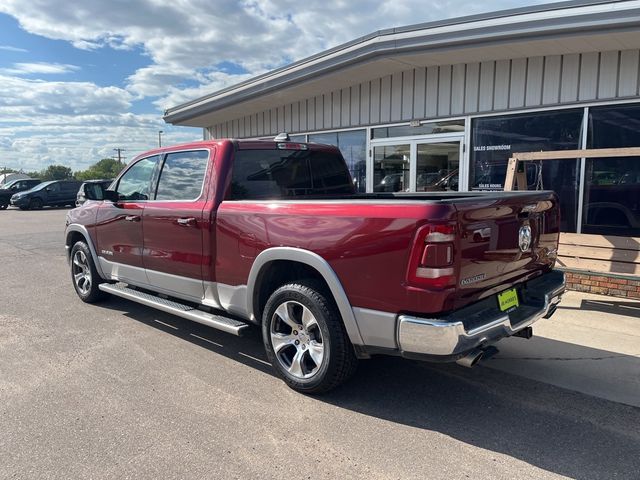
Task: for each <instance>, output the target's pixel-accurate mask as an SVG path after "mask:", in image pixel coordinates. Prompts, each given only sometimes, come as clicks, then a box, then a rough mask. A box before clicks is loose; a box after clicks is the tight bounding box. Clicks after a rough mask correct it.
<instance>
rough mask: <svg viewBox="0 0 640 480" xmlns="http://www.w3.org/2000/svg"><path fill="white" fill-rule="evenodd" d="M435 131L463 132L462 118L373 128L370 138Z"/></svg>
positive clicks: (425, 133)
mask: <svg viewBox="0 0 640 480" xmlns="http://www.w3.org/2000/svg"><path fill="white" fill-rule="evenodd" d="M436 133H464V120H451V121H447V122H430V123H423V124H421V125H420V126H417V127H412V126H410V125H399V126H397V127H380V128H373V129H372V130H371V138H373V139H376V138H393V137H410V136H414V135H433V134H436Z"/></svg>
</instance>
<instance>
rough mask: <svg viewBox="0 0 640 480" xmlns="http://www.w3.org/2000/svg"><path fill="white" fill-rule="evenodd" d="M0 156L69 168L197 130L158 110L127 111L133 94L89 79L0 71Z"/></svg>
mask: <svg viewBox="0 0 640 480" xmlns="http://www.w3.org/2000/svg"><path fill="white" fill-rule="evenodd" d="M0 84H1V85H3V88H2V89H0V158H1V159H2V161H1V163H2V166H7V167H12V168H21V169H24V170H26V171H28V170H39V169H41V168H42V167H43V166H45V165H47V164H52V163H57V164H63V165H67V166H70V167H71V168H72V169H74V170H80V169H85V168H87V167H88V166H89V165H90V164H92V163H94V162H96V161H98V160H100V158H103V157H108V156H112V155H114V151H113V148H116V147H122V148H125V149H126V150H127V152H126V154H125V155H126V158H132V157H133V155H134V154H136V153H139V152H141V151H144V150H148V149H149V148H153V147H154V146H155V145H156V142H157V132H158V130H160V129H162V130H164V131H165V132H166V133H165V135H164V140H165V142H167V143H169V142H171V143H179V142H184V141H192V140H198V139H200V138H201V133H200V132H199V131H198V130H197V129H179V128H172V127H169V126H167V125H165V124H164V123H163V122H162V119H161V118H160V115H158V114H145V115H136V114H133V113H130V112H128V110H129V108H130V107H131V100H132V95H131V94H130V93H129V92H127V91H126V90H124V89H122V88H118V87H100V86H98V85H95V84H93V83H90V82H46V81H43V80H30V79H24V78H20V77H12V76H7V75H0Z"/></svg>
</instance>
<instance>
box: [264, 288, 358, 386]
mask: <svg viewBox="0 0 640 480" xmlns="http://www.w3.org/2000/svg"><path fill="white" fill-rule="evenodd" d="M262 337H263V341H264V345H265V349H266V352H267V357H268V358H269V361H270V362H271V364H272V365H273V367H274V368H275V370H276V372H277V373H278V375H279V376H280V377H281V378H282V379H283V380H284V381H285V383H286V384H287V385H289V387H291V388H293V389H294V390H297V391H299V392H304V393H324V392H328V391H329V390H332V389H333V388H335V387H337V386H338V385H340V384H341V383H343V382H345V381H346V380H347V379H348V378H349V377H350V376H351V375H352V374H353V373H354V372H355V370H356V367H357V359H356V357H355V354H354V351H353V346H352V345H351V342H350V341H349V338H348V336H347V333H346V331H345V328H344V325H343V323H342V319H341V317H340V314H339V312H338V309H337V307H336V306H335V304H334V302H333V301H332V300H331V297H330V296H329V295H327V294H326V293H324V289H323V288H322V285H320V284H318V283H316V282H305V283H291V284H287V285H284V286H282V287H280V288H279V289H278V290H276V291H275V292H274V293H273V294H272V295H271V297H270V298H269V300H268V301H267V304H266V306H265V310H264V315H263V322H262Z"/></svg>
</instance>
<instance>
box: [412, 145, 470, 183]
mask: <svg viewBox="0 0 640 480" xmlns="http://www.w3.org/2000/svg"><path fill="white" fill-rule="evenodd" d="M417 154H418V162H417V167H418V169H417V170H418V171H417V178H416V191H418V192H434V191H442V190H456V191H457V190H458V168H459V166H460V142H448V143H419V144H418V145H417Z"/></svg>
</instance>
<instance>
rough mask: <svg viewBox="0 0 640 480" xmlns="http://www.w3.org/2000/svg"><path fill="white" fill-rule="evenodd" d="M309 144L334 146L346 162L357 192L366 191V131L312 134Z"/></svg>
mask: <svg viewBox="0 0 640 480" xmlns="http://www.w3.org/2000/svg"><path fill="white" fill-rule="evenodd" d="M309 142H315V143H325V144H327V145H335V146H336V147H338V148H339V149H340V152H342V156H343V157H344V159H345V160H346V161H347V166H348V167H349V172H351V176H352V177H353V182H354V184H355V186H356V190H357V191H358V192H364V191H365V190H366V173H367V157H366V150H367V131H366V130H348V131H344V132H330V133H313V134H310V135H309Z"/></svg>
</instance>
